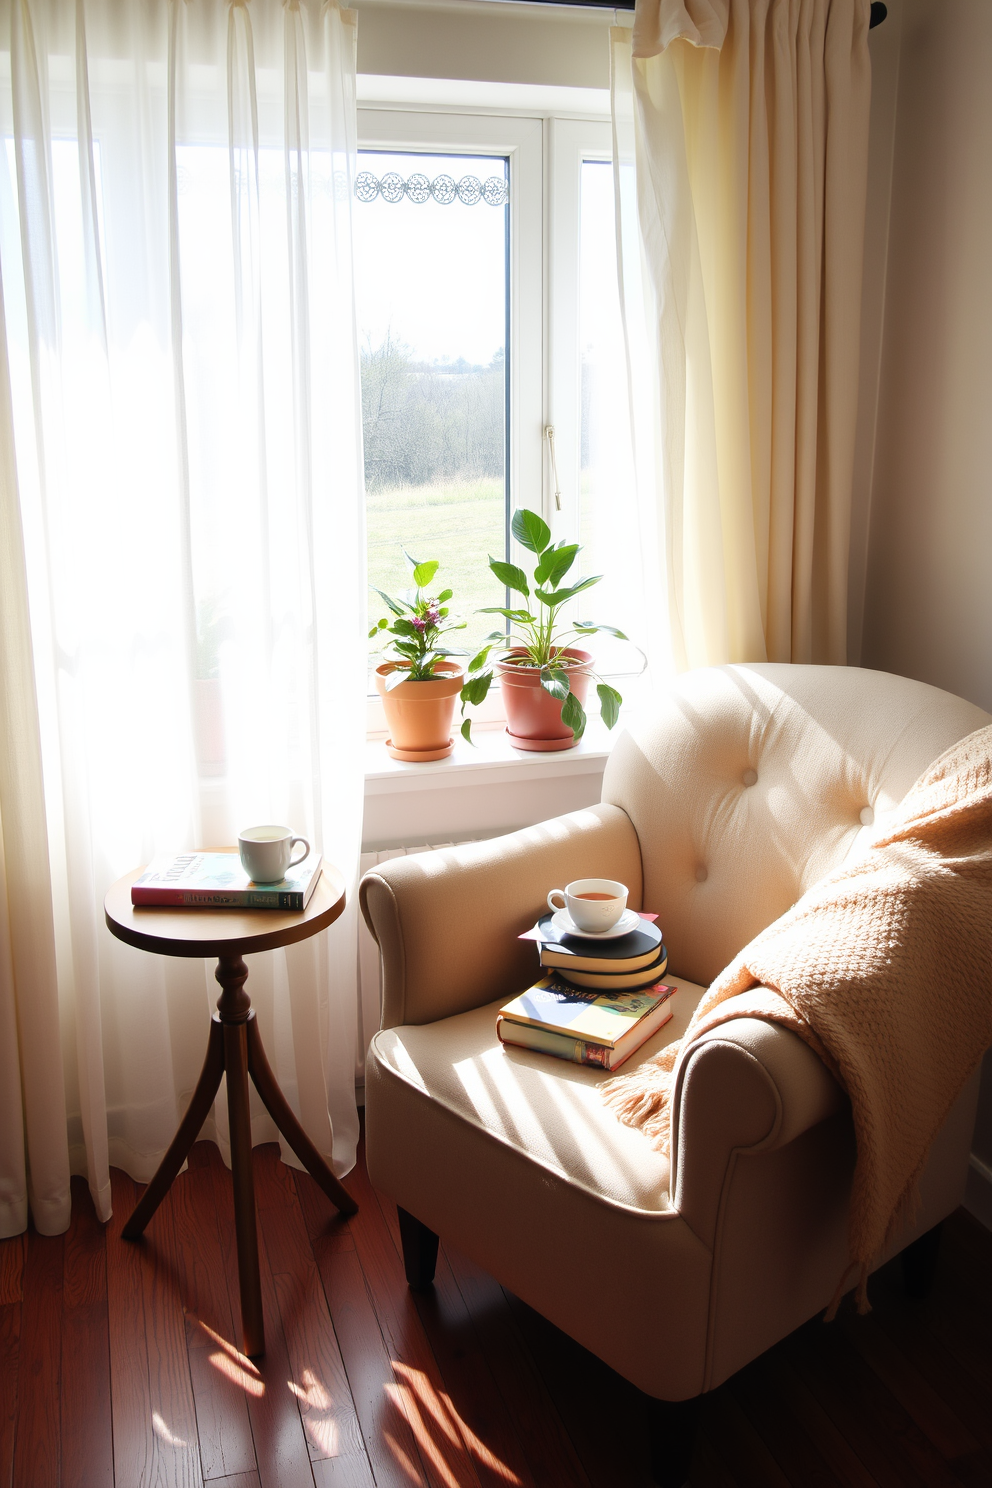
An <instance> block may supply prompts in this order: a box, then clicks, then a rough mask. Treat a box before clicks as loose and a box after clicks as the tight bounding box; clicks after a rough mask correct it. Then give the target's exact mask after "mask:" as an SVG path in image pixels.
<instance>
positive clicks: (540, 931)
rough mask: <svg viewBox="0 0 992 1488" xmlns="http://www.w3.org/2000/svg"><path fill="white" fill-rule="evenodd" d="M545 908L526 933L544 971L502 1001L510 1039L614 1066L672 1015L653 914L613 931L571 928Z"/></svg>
mask: <svg viewBox="0 0 992 1488" xmlns="http://www.w3.org/2000/svg"><path fill="white" fill-rule="evenodd" d="M551 921H552V917H551V916H550V915H544V916H542V918H541V919H540V920H538V922H537V924H536V925H535V926H534V928H533V929H532V930H529V931H527V932H526V934H525V936H524V937H522V938H523V939H527V940H534V941H535V942H536V943H537V946H538V949H539V952H540V958H541V966H542V968H544V972H545V974H544V975H543V976H542V977H541V978H540V980H539V981H537V982H535V983H534V985H533V986H532V987H529V988H528V989H527V991H526V992H522V993H521V994H520V996H519V997H514V998H513V1000H512V1001H511V1002H508V1003H507V1004H506V1006H505V1007H502V1008H500V1011H499V1016H498V1017H497V1019H496V1033H497V1035H498V1037H499V1039H500V1041H501V1042H502V1043H504V1044H515V1045H517V1046H518V1047H520V1048H524V1049H536V1050H537V1051H538V1052H540V1053H542V1054H552V1055H554V1056H555V1057H556V1058H557V1059H568V1060H571V1061H572V1062H573V1063H575V1064H593V1065H598V1066H599V1067H600V1068H601V1069H607V1070H615V1069H618V1068H619V1067H620V1065H621V1064H623V1062H624V1060H626V1059H629V1058H630V1056H631V1054H633V1053H634V1051H635V1050H636V1049H639V1048H640V1047H641V1045H642V1044H643V1043H644V1042H645V1041H646V1040H647V1039H649V1038H650V1037H651V1035H652V1034H653V1033H656V1032H657V1031H658V1029H659V1028H661V1027H663V1026H664V1024H665V1023H667V1022H668V1020H669V1018H671V1016H672V1006H671V998H672V996H673V994H674V992H675V990H676V989H675V988H674V987H671V986H666V985H664V984H663V983H662V982H661V980H660V978H661V977H663V976H664V974H665V969H666V967H667V965H668V952H667V951H666V950H665V946H664V943H663V941H662V936H661V931H660V930H658V929H657V928H656V926H655V925H654V924H653V923H652V918H646V917H645V918H641V920H640V924H639V925H638V926H636V927H635V928H634V929H632V930H630V931H629V932H628V933H627V934H626V935H619V936H616V937H614V938H601V937H599V936H578V935H569V934H567V933H566V932H563V931H560V930H558V929H557V928H556V927H555V926H554V925H553V924H552V922H551Z"/></svg>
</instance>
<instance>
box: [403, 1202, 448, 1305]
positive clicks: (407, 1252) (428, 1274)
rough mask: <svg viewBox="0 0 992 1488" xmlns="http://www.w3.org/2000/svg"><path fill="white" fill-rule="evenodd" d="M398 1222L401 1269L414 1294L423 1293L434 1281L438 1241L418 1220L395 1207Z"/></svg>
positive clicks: (432, 1232)
mask: <svg viewBox="0 0 992 1488" xmlns="http://www.w3.org/2000/svg"><path fill="white" fill-rule="evenodd" d="M396 1212H397V1214H398V1215H399V1220H400V1239H401V1240H402V1242H403V1267H404V1270H405V1271H406V1279H407V1282H408V1283H409V1285H410V1287H411V1288H412V1290H413V1291H415V1292H425V1291H426V1290H427V1288H428V1287H429V1286H431V1285H432V1284H433V1281H434V1271H435V1269H436V1267H437V1245H438V1240H437V1236H436V1235H435V1233H434V1231H433V1230H429V1229H428V1228H427V1226H426V1225H425V1224H421V1223H420V1220H419V1219H414V1217H413V1215H412V1214H408V1213H407V1211H406V1210H405V1209H401V1208H400V1207H399V1205H397V1206H396Z"/></svg>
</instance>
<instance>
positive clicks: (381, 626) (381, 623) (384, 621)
mask: <svg viewBox="0 0 992 1488" xmlns="http://www.w3.org/2000/svg"><path fill="white" fill-rule="evenodd" d="M388 624H389V621H388V620H387V619H386V617H385V615H383V617H382V619H381V620H380V621H379V629H380V630H385V629H386V626H387V625H388Z"/></svg>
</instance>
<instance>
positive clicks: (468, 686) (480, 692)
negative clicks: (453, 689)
mask: <svg viewBox="0 0 992 1488" xmlns="http://www.w3.org/2000/svg"><path fill="white" fill-rule="evenodd" d="M492 680H493V674H492V672H480V674H479V676H478V677H469V679H468V681H467V682H466V683H465V686H464V687H463V688H462V690H461V694H460V696H461V700H462V707H463V708H464V706H465V704H466V703H471V704H472V705H475V704H478V703H481V702H484V700H485V698H486V696H487V694H488V692H489V686H490V683H491V682H492Z"/></svg>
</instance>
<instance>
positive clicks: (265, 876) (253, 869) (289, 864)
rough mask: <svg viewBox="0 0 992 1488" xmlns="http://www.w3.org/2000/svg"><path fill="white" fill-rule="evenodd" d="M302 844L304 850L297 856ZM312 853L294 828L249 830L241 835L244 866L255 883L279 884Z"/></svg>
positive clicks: (240, 843)
mask: <svg viewBox="0 0 992 1488" xmlns="http://www.w3.org/2000/svg"><path fill="white" fill-rule="evenodd" d="M297 843H299V844H300V845H301V846H302V848H303V851H302V852H301V853H297V854H296V856H295V857H294V856H293V848H294V847H295V846H296V845H297ZM309 851H310V844H309V842H308V841H307V839H306V838H305V837H294V836H293V829H292V827H245V829H244V831H243V832H239V833H238V853H239V855H240V858H241V866H242V868H243V869H244V870H245V872H246V873H247V875H248V877H249V878H250V879H251V881H252V883H278V882H279V880H280V879H282V878H285V877H286V873H287V871H288V870H289V869H290V868H294V867H295V866H296V864H297V863H302V862H303V859H304V858H305V857H306V856H307V854H308V853H309Z"/></svg>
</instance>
